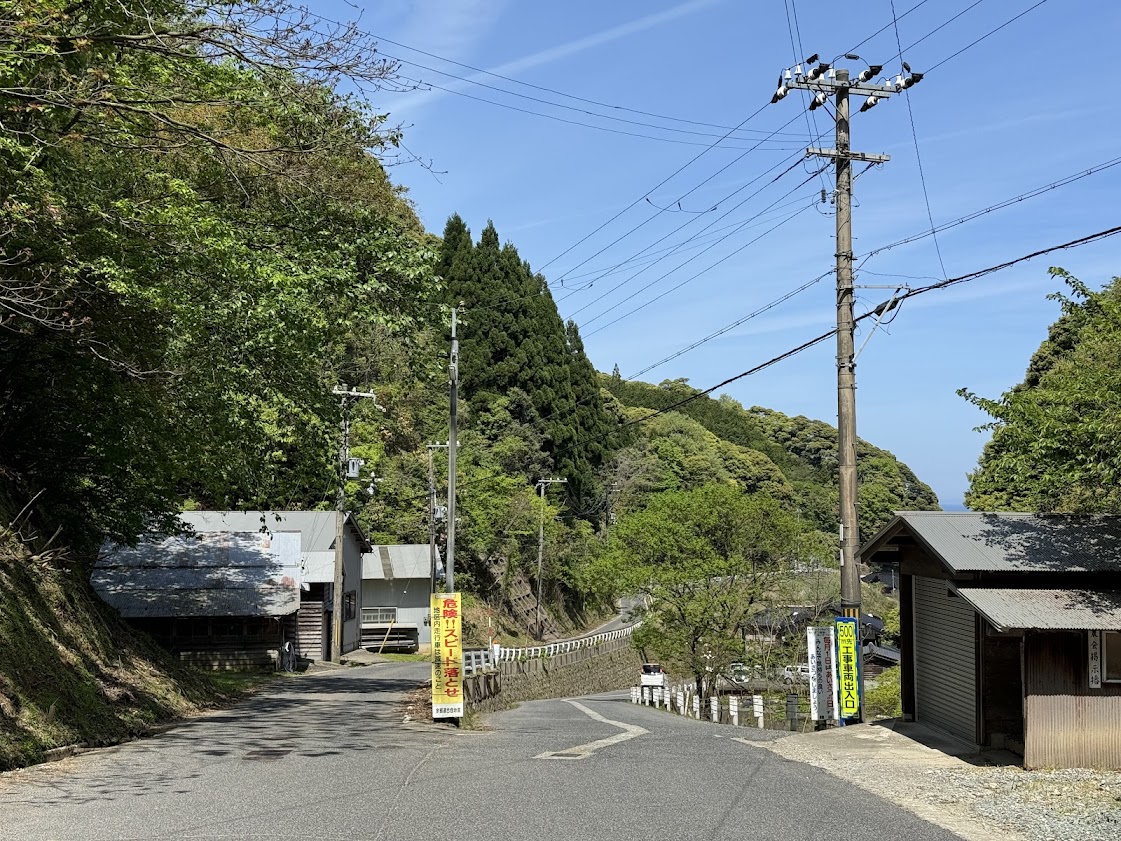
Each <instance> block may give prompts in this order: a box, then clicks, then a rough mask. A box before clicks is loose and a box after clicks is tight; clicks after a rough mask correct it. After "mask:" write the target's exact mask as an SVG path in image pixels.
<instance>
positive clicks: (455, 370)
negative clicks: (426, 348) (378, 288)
mask: <svg viewBox="0 0 1121 841" xmlns="http://www.w3.org/2000/svg"><path fill="white" fill-rule="evenodd" d="M458 312H459V310H458V308H457V307H452V348H451V354H450V356H449V358H448V408H449V411H448V550H447V558H446V559H445V560H444V567H445V571H446V573H447V576H446V580H447V585H448V586H447V592H449V593H454V592H455V456H456V448H457V447H458V444H457V443H456V434H457V426H458V423H459V418H458V415H457V413H458V411H459V339H457V338H456V336H455V319H456V315H457V313H458Z"/></svg>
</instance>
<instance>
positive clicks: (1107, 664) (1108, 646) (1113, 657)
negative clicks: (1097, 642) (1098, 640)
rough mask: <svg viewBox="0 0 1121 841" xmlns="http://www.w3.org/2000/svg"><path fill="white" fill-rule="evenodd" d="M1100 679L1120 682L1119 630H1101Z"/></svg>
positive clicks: (1120, 642)
mask: <svg viewBox="0 0 1121 841" xmlns="http://www.w3.org/2000/svg"><path fill="white" fill-rule="evenodd" d="M1102 666H1103V668H1102V680H1106V681H1109V682H1110V683H1121V631H1102Z"/></svg>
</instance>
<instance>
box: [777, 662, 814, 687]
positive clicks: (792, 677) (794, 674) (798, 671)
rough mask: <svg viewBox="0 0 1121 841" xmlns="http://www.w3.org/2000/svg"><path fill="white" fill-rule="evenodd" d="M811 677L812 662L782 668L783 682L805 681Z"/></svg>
mask: <svg viewBox="0 0 1121 841" xmlns="http://www.w3.org/2000/svg"><path fill="white" fill-rule="evenodd" d="M809 679H810V664H809V663H796V664H795V665H793V666H787V667H786V668H785V669H783V670H782V682H783V683H805V682H806V681H808V680H809Z"/></svg>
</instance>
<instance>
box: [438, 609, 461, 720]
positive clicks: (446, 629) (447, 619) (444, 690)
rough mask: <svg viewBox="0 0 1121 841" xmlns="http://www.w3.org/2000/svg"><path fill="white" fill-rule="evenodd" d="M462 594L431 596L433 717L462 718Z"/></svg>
mask: <svg viewBox="0 0 1121 841" xmlns="http://www.w3.org/2000/svg"><path fill="white" fill-rule="evenodd" d="M461 604H462V601H461V599H460V594H459V593H433V594H432V717H433V718H460V717H462V716H463V644H462V642H461V640H460V632H461V630H462V628H463V625H462V619H461V617H460V606H461Z"/></svg>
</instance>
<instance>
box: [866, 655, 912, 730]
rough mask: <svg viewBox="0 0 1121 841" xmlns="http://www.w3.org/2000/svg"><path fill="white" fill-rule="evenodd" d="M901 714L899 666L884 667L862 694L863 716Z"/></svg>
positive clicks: (892, 715)
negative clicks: (874, 682) (872, 683)
mask: <svg viewBox="0 0 1121 841" xmlns="http://www.w3.org/2000/svg"><path fill="white" fill-rule="evenodd" d="M902 715H903V698H902V695H901V694H900V688H899V667H898V666H892V667H891V668H890V669H885V670H884V672H883V674H881V675H880V676H879V677H878V678H876V685H875V686H874V687H872V688H871V689H869V690H868V691H867V692H866V693H865V694H864V717H865V718H867V719H872V718H899V717H900V716H902Z"/></svg>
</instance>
